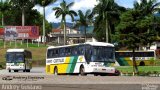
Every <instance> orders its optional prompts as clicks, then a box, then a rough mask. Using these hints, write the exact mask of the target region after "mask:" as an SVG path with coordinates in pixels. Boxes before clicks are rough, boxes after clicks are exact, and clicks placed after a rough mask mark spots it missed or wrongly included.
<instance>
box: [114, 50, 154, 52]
mask: <svg viewBox="0 0 160 90" xmlns="http://www.w3.org/2000/svg"><path fill="white" fill-rule="evenodd" d="M154 51H155V50H139V51H135V52H154ZM116 52H133V51H116Z"/></svg>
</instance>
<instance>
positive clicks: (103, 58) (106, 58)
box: [91, 46, 115, 62]
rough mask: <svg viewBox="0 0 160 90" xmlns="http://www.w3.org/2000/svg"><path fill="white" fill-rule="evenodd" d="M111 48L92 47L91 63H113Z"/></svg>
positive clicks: (112, 50)
mask: <svg viewBox="0 0 160 90" xmlns="http://www.w3.org/2000/svg"><path fill="white" fill-rule="evenodd" d="M114 51H115V50H114V48H113V47H102V46H94V47H93V51H92V56H91V61H93V62H115V60H114V59H115V58H114V57H115V55H114Z"/></svg>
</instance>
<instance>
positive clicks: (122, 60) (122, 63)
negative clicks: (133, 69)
mask: <svg viewBox="0 0 160 90" xmlns="http://www.w3.org/2000/svg"><path fill="white" fill-rule="evenodd" d="M118 63H119V64H120V65H121V66H127V65H129V64H128V62H127V61H126V60H125V58H119V60H118Z"/></svg>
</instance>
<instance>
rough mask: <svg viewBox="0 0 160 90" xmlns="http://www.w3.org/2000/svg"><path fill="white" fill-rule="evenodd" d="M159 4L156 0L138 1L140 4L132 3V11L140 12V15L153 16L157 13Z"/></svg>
mask: <svg viewBox="0 0 160 90" xmlns="http://www.w3.org/2000/svg"><path fill="white" fill-rule="evenodd" d="M159 5H160V2H157V0H140V2H137V1H135V2H134V9H135V10H139V11H141V14H142V15H148V14H153V13H154V12H156V11H159V10H160V9H159Z"/></svg>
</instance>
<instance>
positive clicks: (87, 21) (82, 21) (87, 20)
mask: <svg viewBox="0 0 160 90" xmlns="http://www.w3.org/2000/svg"><path fill="white" fill-rule="evenodd" d="M78 15H79V19H78V20H77V21H76V24H75V27H79V26H83V27H84V34H85V42H86V41H87V34H86V29H87V27H88V25H91V24H92V19H91V17H90V15H91V10H89V9H88V10H87V11H86V12H85V14H83V12H82V11H81V10H79V11H78Z"/></svg>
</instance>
